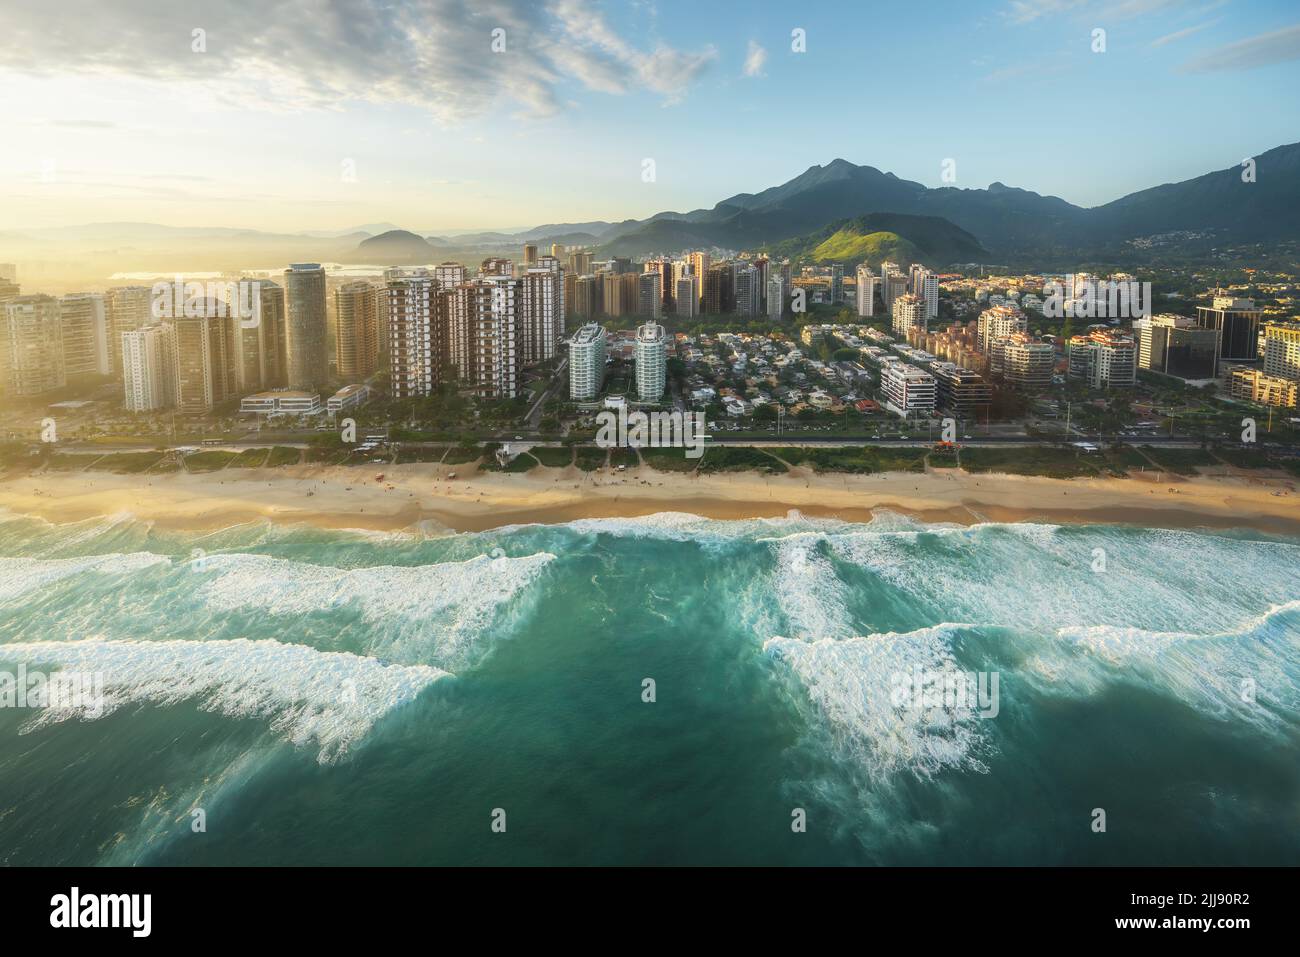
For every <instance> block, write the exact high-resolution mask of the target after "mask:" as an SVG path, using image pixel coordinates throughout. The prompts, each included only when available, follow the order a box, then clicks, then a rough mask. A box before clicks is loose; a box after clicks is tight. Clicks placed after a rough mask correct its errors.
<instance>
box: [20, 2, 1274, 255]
mask: <svg viewBox="0 0 1300 957" xmlns="http://www.w3.org/2000/svg"><path fill="white" fill-rule="evenodd" d="M66 7H67V8H68V9H67V10H65V11H64V12H62V13H61V14H60V29H59V30H57V31H52V30H50V29H49V27H50V22H49V17H50V13H49V9H50V8H49V5H48V3H46V2H39V0H6V19H7V20H9V21H11V22H12V29H9V30H8V31H7V32H6V34H5V36H4V37H2V38H0V109H3V110H4V113H5V115H6V116H9V117H11V121H12V123H13V124H14V126H13V127H12V128H14V129H17V130H18V131H20V132H21V133H22V134H23V135H22V136H21V140H20V141H21V142H22V143H23V144H24V146H23V148H21V149H19V150H14V151H9V152H7V153H6V155H4V156H3V157H0V230H3V229H15V228H24V227H39V226H55V225H67V224H73V223H82V222H90V221H104V220H141V221H151V222H163V223H168V224H172V225H224V226H246V227H251V228H259V229H272V230H285V231H296V230H299V229H331V228H344V227H349V226H353V225H357V224H360V223H368V222H375V221H385V220H386V221H392V222H396V223H399V224H401V225H404V226H407V227H409V228H415V229H422V230H432V231H436V230H439V229H455V228H471V227H474V228H480V227H481V228H496V227H512V226H527V225H533V224H536V223H540V222H548V221H581V220H587V219H621V218H626V217H643V216H646V215H649V214H651V213H654V212H657V211H660V210H664V209H678V210H686V209H691V208H695V207H698V206H711V205H712V204H713V203H715V202H716V201H718V200H720V199H722V198H724V197H726V196H728V195H731V194H733V193H736V192H741V191H754V190H758V189H762V188H765V187H767V186H771V185H775V184H777V183H780V182H783V181H784V180H786V179H789V178H790V177H792V176H794V175H797V174H798V173H799V172H801V171H802V170H804V169H805V168H807V167H808V166H810V165H813V164H817V163H826V162H829V161H830V160H831V159H834V158H836V157H843V158H845V159H848V160H851V161H852V162H855V163H863V164H869V165H872V166H876V167H878V168H880V169H883V170H888V171H892V172H894V173H896V174H897V175H899V176H901V177H904V178H907V179H912V180H917V181H919V182H922V183H925V184H926V185H931V186H937V185H941V180H940V172H941V164H942V163H943V161H944V160H945V159H952V160H954V161H955V168H956V183H955V185H957V186H966V187H984V186H987V185H988V184H989V183H990V182H992V181H994V180H1001V181H1002V182H1004V183H1006V184H1008V185H1012V186H1021V187H1024V188H1028V189H1033V190H1036V191H1039V192H1043V193H1051V194H1054V195H1058V196H1061V197H1063V198H1065V199H1067V200H1069V201H1071V202H1074V203H1078V204H1080V205H1094V204H1097V203H1102V202H1106V201H1108V200H1111V199H1114V198H1117V197H1119V196H1122V195H1124V194H1126V193H1128V192H1132V191H1134V190H1137V189H1142V188H1145V187H1147V186H1151V185H1156V184H1158V183H1162V182H1169V181H1175V180H1179V179H1185V178H1188V177H1191V176H1196V175H1199V174H1201V173H1204V172H1207V171H1209V170H1211V169H1221V168H1224V167H1227V166H1232V165H1236V164H1237V163H1239V162H1240V161H1241V159H1242V158H1243V157H1246V156H1250V155H1255V154H1258V153H1259V152H1262V151H1264V150H1266V149H1269V148H1271V147H1273V146H1277V145H1280V144H1283V143H1289V142H1295V141H1297V140H1300V98H1298V97H1297V96H1296V95H1295V92H1294V91H1295V90H1297V89H1300V7H1297V5H1296V4H1295V3H1294V2H1284V0H1273V2H1268V0H1254V2H1252V0H1228V2H1218V0H1187V2H1177V0H997V2H989V3H973V2H919V0H918V2H912V3H907V4H901V3H899V4H893V3H869V2H864V0H857V2H834V3H832V2H821V3H818V2H809V3H805V4H801V5H796V4H790V3H789V2H748V3H730V2H720V0H711V2H701V0H694V2H678V0H655V2H650V0H632V2H626V0H607V2H605V3H585V2H579V0H533V2H524V0H479V2H467V0H350V2H348V3H341V2H334V0H285V2H282V3H280V4H277V5H274V6H273V7H268V6H267V5H265V4H262V3H260V2H257V0H227V2H222V3H214V2H199V0H179V2H173V3H169V4H163V3H160V2H157V0H110V2H103V0H67V3H66ZM497 28H500V29H502V30H504V31H505V32H504V34H503V35H502V39H503V41H504V49H503V50H501V51H499V52H493V51H492V50H491V42H492V35H491V34H492V30H494V29H497ZM795 28H799V29H802V30H804V31H805V32H806V45H807V49H806V52H803V53H796V52H793V51H792V49H791V42H792V41H791V31H792V30H793V29H795ZM1095 29H1103V30H1105V52H1093V49H1092V47H1093V45H1094V42H1095V41H1094V38H1093V31H1094V30H1095ZM195 30H202V31H204V33H203V44H202V45H203V46H204V49H202V50H196V49H194V46H195V39H194V37H195ZM646 159H653V160H654V163H655V178H654V181H653V182H645V181H644V179H643V176H642V170H643V161H644V160H646Z"/></svg>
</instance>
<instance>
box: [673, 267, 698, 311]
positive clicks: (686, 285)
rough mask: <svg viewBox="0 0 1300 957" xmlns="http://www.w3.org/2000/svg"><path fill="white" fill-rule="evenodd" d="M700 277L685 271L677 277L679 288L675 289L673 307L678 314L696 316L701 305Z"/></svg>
mask: <svg viewBox="0 0 1300 957" xmlns="http://www.w3.org/2000/svg"><path fill="white" fill-rule="evenodd" d="M699 288H700V283H699V277H698V276H695V275H692V274H691V273H685V274H683V275H681V276H679V277H678V278H677V288H676V289H675V290H674V291H673V307H674V308H675V309H676V310H677V315H679V316H686V317H688V318H690V317H693V316H695V315H696V314H697V313H698V310H699V307H700V293H699Z"/></svg>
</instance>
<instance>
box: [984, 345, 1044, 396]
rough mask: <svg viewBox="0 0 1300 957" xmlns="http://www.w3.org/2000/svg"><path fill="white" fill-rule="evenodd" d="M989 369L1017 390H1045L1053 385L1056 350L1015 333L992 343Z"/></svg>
mask: <svg viewBox="0 0 1300 957" xmlns="http://www.w3.org/2000/svg"><path fill="white" fill-rule="evenodd" d="M990 359H991V363H990V365H991V367H992V369H993V371H994V372H997V373H1000V374H1001V375H1002V377H1003V378H1004V379H1005V380H1006V381H1007V383H1008V384H1009V385H1012V386H1014V387H1016V388H1018V389H1031V390H1032V389H1045V388H1047V387H1048V386H1049V385H1051V383H1052V372H1053V370H1054V369H1055V368H1056V349H1055V348H1053V346H1052V344H1051V343H1050V342H1040V341H1039V340H1037V339H1035V338H1034V337H1033V336H1031V335H1029V334H1028V333H1025V332H1017V333H1014V334H1012V335H1010V336H1005V337H1003V338H1001V339H995V340H994V341H993V343H992V347H991V353H990Z"/></svg>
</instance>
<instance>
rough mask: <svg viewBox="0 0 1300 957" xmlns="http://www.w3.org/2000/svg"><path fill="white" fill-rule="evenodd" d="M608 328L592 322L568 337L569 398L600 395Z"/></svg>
mask: <svg viewBox="0 0 1300 957" xmlns="http://www.w3.org/2000/svg"><path fill="white" fill-rule="evenodd" d="M606 352H607V350H606V338H605V328H604V326H601V325H599V324H598V323H595V322H592V323H588V324H587V325H585V326H583V327H582V328H581V329H579V330H578V331H577V333H576V334H575V335H574V337H573V338H572V339H570V340H569V398H571V399H575V400H578V401H582V400H588V399H594V398H596V396H598V395H600V387H601V386H602V385H604V383H605V357H606Z"/></svg>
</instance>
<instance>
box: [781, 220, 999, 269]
mask: <svg viewBox="0 0 1300 957" xmlns="http://www.w3.org/2000/svg"><path fill="white" fill-rule="evenodd" d="M766 252H767V253H768V255H770V256H773V257H775V258H784V257H789V259H790V260H791V261H792V262H805V263H832V262H838V263H843V264H844V265H846V266H847V265H852V264H855V263H859V262H862V261H864V260H866V261H868V262H881V261H882V260H886V259H888V260H891V261H893V262H896V263H898V264H900V265H904V266H905V265H909V264H911V263H924V264H925V265H927V266H946V265H948V264H949V263H954V262H976V261H979V260H980V259H981V258H983V257H985V256H987V255H988V254H987V252H986V251H985V250H984V249H983V248H982V247H981V246H980V244H979V242H978V241H977V240H976V239H975V237H974V236H972V235H971V234H970V233H968V232H966V230H964V229H961V228H960V227H958V226H955V225H953V224H952V223H950V222H949V221H948V220H946V219H942V218H940V217H938V216H910V215H905V214H902V213H870V214H868V215H866V216H858V217H857V218H855V219H841V220H838V221H836V222H833V223H830V224H829V225H826V226H823V227H822V228H821V229H819V230H817V231H816V232H812V233H809V234H807V235H806V236H798V237H795V238H794V239H787V240H784V241H782V242H779V243H772V244H771V245H769V246H768V247H767V249H766Z"/></svg>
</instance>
